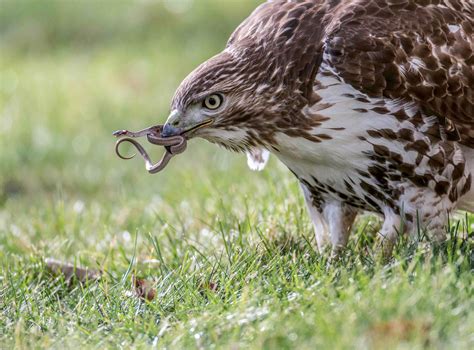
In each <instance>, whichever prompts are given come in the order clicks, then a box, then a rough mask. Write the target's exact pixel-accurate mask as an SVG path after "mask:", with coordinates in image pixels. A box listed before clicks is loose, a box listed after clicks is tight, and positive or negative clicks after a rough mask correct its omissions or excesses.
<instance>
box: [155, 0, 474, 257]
mask: <svg viewBox="0 0 474 350" xmlns="http://www.w3.org/2000/svg"><path fill="white" fill-rule="evenodd" d="M473 19H474V5H473V2H472V1H470V0H351V1H348V0H306V1H304V0H275V1H268V2H266V3H264V4H262V5H261V6H260V7H258V8H257V9H256V10H255V11H254V12H253V13H252V14H251V15H250V17H249V18H248V19H246V20H245V21H244V22H243V23H242V24H241V25H240V26H239V27H238V28H237V29H236V31H235V32H234V33H233V34H232V36H231V38H230V40H229V42H228V44H227V46H226V48H225V49H224V50H223V51H222V52H221V53H219V54H218V55H216V56H215V57H213V58H211V59H209V60H208V61H206V62H204V63H203V64H202V65H201V66H199V67H198V68H197V69H196V70H195V71H193V72H192V73H191V74H190V75H189V76H188V77H187V78H186V79H185V80H184V81H183V82H182V84H181V86H180V87H179V88H178V90H177V92H176V94H175V96H174V99H173V101H172V106H171V110H172V112H171V115H170V117H169V118H168V120H167V123H166V124H165V126H164V129H163V136H165V137H168V136H176V135H180V134H182V133H183V132H185V131H188V132H187V133H186V137H187V138H189V137H202V138H204V139H206V140H209V141H211V142H213V143H217V144H219V145H221V146H224V147H225V148H228V149H230V150H234V151H243V152H247V153H248V157H249V163H250V165H252V166H253V167H254V168H257V169H261V168H262V167H263V165H264V163H265V162H266V160H267V158H268V153H272V154H274V155H275V156H276V157H277V158H278V159H279V160H280V161H282V162H283V163H284V164H285V165H286V166H287V167H288V168H289V169H290V171H291V172H292V173H293V174H294V175H295V176H296V178H297V179H298V180H299V181H300V183H301V187H302V189H303V193H304V196H305V199H306V203H307V205H308V208H309V213H310V215H311V218H312V220H313V222H314V226H315V231H316V238H317V243H318V246H319V247H320V248H323V247H324V246H325V245H326V243H330V244H332V247H333V249H336V250H337V249H340V248H342V247H344V246H345V245H346V244H347V240H348V235H349V232H350V228H351V225H352V223H353V221H354V218H355V216H356V214H357V212H358V211H359V210H368V211H372V212H377V213H380V214H382V215H383V216H384V219H385V221H384V224H383V226H382V229H381V235H382V236H383V237H384V238H385V242H386V245H385V251H386V252H388V253H389V252H390V251H391V249H392V245H393V243H394V241H395V240H396V238H397V235H398V234H400V233H401V232H402V231H407V232H413V231H415V230H416V228H417V227H418V226H422V227H425V228H426V229H427V232H429V233H430V234H431V235H432V237H433V238H434V239H435V240H443V239H444V237H445V235H446V229H445V226H444V225H445V224H446V222H447V218H448V215H449V213H451V212H452V211H453V210H455V209H456V208H459V209H464V210H469V211H473V210H474V186H473V177H474V112H473V103H474V97H473V88H474V72H473V65H474V53H473V51H474V41H473V35H474V34H473V33H474V20H473ZM190 129H192V131H189V130H190Z"/></svg>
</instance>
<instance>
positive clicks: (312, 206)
mask: <svg viewBox="0 0 474 350" xmlns="http://www.w3.org/2000/svg"><path fill="white" fill-rule="evenodd" d="M301 189H302V190H303V194H304V199H305V202H306V206H307V208H308V213H309V216H310V217H311V221H312V222H313V227H314V234H315V237H316V244H317V245H318V251H319V252H320V253H322V252H324V250H325V249H326V247H328V246H329V243H330V239H329V227H328V224H327V222H326V219H325V217H324V215H323V212H322V209H321V208H319V206H318V205H317V204H316V202H315V199H314V195H313V194H312V193H311V192H310V191H309V190H308V188H306V186H305V185H303V184H301Z"/></svg>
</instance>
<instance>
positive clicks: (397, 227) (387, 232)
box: [380, 208, 406, 261]
mask: <svg viewBox="0 0 474 350" xmlns="http://www.w3.org/2000/svg"><path fill="white" fill-rule="evenodd" d="M405 230H406V228H405V223H404V221H403V220H402V218H401V217H400V215H398V214H396V213H395V212H394V211H393V210H392V209H389V208H386V209H385V210H384V222H383V225H382V229H381V231H380V237H381V245H382V259H383V261H388V260H390V258H391V257H392V252H393V248H394V246H395V244H396V243H397V239H398V237H399V236H400V235H401V234H403V233H404V232H405Z"/></svg>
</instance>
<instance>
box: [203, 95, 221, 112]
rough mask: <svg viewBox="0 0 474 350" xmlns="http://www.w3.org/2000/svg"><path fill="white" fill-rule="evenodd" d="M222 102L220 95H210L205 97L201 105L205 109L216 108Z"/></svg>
mask: <svg viewBox="0 0 474 350" xmlns="http://www.w3.org/2000/svg"><path fill="white" fill-rule="evenodd" d="M221 103H222V97H221V96H220V95H211V96H208V97H206V99H205V100H204V102H203V106H204V107H205V108H207V109H211V110H212V109H217V108H219V107H220V105H221Z"/></svg>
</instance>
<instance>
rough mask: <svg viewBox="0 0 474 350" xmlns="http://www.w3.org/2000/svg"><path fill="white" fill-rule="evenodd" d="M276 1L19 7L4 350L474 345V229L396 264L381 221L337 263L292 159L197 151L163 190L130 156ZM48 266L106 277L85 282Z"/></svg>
mask: <svg viewBox="0 0 474 350" xmlns="http://www.w3.org/2000/svg"><path fill="white" fill-rule="evenodd" d="M258 3H259V1H257V0H245V1H243V0H238V1H237V0H229V1H224V0H213V1H211V0H199V1H198V0H196V1H192V0H180V1H175V0H166V1H165V0H163V1H139V2H138V1H137V2H123V1H112V0H106V1H98V2H93V1H89V0H81V1H77V2H72V1H59V0H57V1H51V0H44V1H41V2H39V1H33V0H25V1H14V0H2V1H1V2H0V50H1V52H0V266H1V272H0V348H1V349H9V348H13V347H16V348H19V349H22V348H62V349H64V348H78V347H81V348H130V347H133V348H149V347H156V348H169V349H175V348H186V349H188V348H199V349H201V348H217V349H229V348H231V349H247V348H254V349H260V348H266V349H280V348H282V349H285V348H298V349H314V348H325V349H326V348H327V349H346V348H347V349H349V348H363V349H365V348H373V349H379V348H384V349H385V348H399V349H416V348H440V349H441V348H443V349H444V348H450V349H470V348H473V347H474V313H473V312H472V310H474V288H473V287H474V284H473V268H474V255H473V252H472V250H473V240H472V239H473V234H472V232H473V231H474V216H472V215H471V216H469V215H468V214H465V213H464V214H463V213H460V214H459V215H458V216H457V217H456V218H453V219H452V221H451V223H450V229H451V231H452V236H451V238H450V239H449V241H448V242H447V243H446V245H445V246H443V247H433V246H432V245H431V244H430V243H429V242H428V241H427V240H426V239H424V238H423V237H419V238H420V239H417V240H410V241H409V240H407V239H403V240H402V241H401V242H400V243H399V245H398V246H397V247H396V251H395V257H394V259H393V261H391V263H389V264H386V265H384V264H382V263H381V262H380V259H379V255H378V241H377V239H376V232H377V229H378V228H379V225H380V222H379V220H378V219H377V218H375V217H373V216H370V215H364V216H361V217H360V218H359V219H358V222H357V225H356V227H355V228H354V232H353V234H352V238H351V241H350V246H349V248H348V249H347V251H346V252H345V253H344V254H343V256H342V257H341V258H340V259H339V260H338V261H333V262H329V261H328V259H327V258H326V257H325V256H322V255H320V254H318V253H317V251H316V248H315V240H314V237H313V233H312V227H311V223H310V220H309V217H308V216H307V215H306V209H305V206H304V203H303V199H302V196H301V194H300V192H299V188H298V184H297V182H296V180H295V179H294V178H293V176H292V175H291V174H290V173H289V172H288V171H287V170H286V169H285V168H284V167H283V166H282V165H281V164H279V163H278V161H277V160H276V159H275V158H272V159H271V161H270V164H269V166H268V167H267V168H266V169H265V171H263V172H261V173H254V172H251V171H250V170H248V168H247V165H246V158H245V156H244V155H241V154H232V153H229V152H227V151H225V150H223V149H219V148H216V147H215V146H213V145H210V144H207V143H206V142H205V141H202V140H193V141H191V142H190V144H189V145H188V149H187V151H186V152H185V153H184V154H182V155H179V156H177V157H176V158H174V159H173V160H172V162H171V163H170V165H169V166H168V167H167V169H166V170H165V171H164V172H162V173H160V174H157V175H153V176H152V175H149V174H147V173H146V171H145V169H144V164H143V162H142V161H141V159H135V160H133V161H129V162H125V161H122V160H120V159H118V158H117V157H116V156H115V154H114V142H115V140H114V138H113V137H112V136H111V133H112V131H114V130H116V129H122V128H128V129H131V130H134V129H141V128H143V127H146V126H149V125H153V124H156V123H158V122H163V121H164V120H165V119H166V116H167V113H168V106H169V101H170V99H171V97H172V95H173V92H174V89H175V88H176V87H177V86H178V84H179V82H180V81H181V79H182V78H184V77H185V76H186V74H187V73H188V72H189V71H190V70H191V69H193V68H194V67H195V66H196V65H198V64H199V63H200V62H202V61H203V60H205V59H206V58H208V57H210V56H211V55H213V54H215V53H217V52H218V51H219V50H221V49H222V47H223V46H224V44H225V41H226V38H227V37H228V36H229V34H230V33H231V32H232V30H233V28H235V27H236V26H237V25H238V24H239V23H240V21H241V20H242V19H243V18H245V16H246V15H248V13H249V12H250V11H251V9H253V8H254V7H255V6H256V4H258ZM153 156H154V158H155V159H157V158H158V157H159V153H158V151H156V153H153ZM468 232H471V233H470V234H469V233H468ZM47 258H54V259H58V260H61V261H65V262H71V263H73V264H76V265H77V266H84V267H89V268H92V269H99V270H102V271H103V275H102V277H101V278H100V279H99V280H98V281H87V282H86V283H79V282H78V281H66V280H65V279H64V277H62V276H60V275H59V276H58V275H54V274H51V273H50V271H49V270H48V269H47V266H46V263H45V259H47ZM133 276H137V277H139V278H142V279H145V280H146V281H147V283H149V284H150V285H151V286H152V288H153V289H154V290H155V292H156V295H155V297H154V299H153V300H151V301H144V300H141V299H140V298H138V297H137V296H136V295H135V294H134V293H135V292H136V291H135V289H134V288H133V287H132V277H133Z"/></svg>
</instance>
